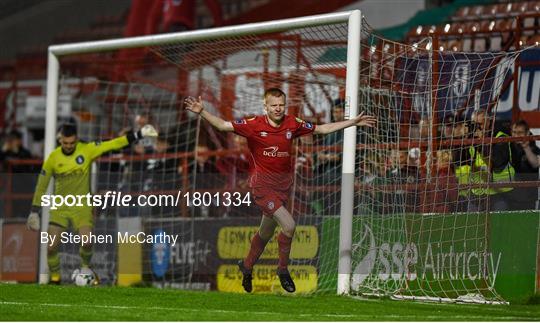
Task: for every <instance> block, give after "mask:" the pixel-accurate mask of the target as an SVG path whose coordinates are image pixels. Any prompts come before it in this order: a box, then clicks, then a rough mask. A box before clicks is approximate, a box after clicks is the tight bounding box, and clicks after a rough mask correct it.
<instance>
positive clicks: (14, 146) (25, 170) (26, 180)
mask: <svg viewBox="0 0 540 323" xmlns="http://www.w3.org/2000/svg"><path fill="white" fill-rule="evenodd" d="M31 158H32V154H31V153H30V151H29V150H28V149H26V148H25V147H24V146H23V143H22V134H21V132H19V131H18V130H12V131H11V132H9V133H8V134H7V135H6V137H5V141H4V144H3V145H2V151H1V152H0V162H1V163H2V169H3V170H4V171H6V172H10V173H11V174H10V175H9V176H11V181H10V182H9V183H10V184H11V185H10V186H8V187H6V188H5V189H6V190H7V191H6V193H7V192H10V193H14V194H25V193H27V194H31V193H33V188H34V186H35V184H36V176H35V172H36V169H37V168H36V167H34V166H33V165H28V164H21V163H18V162H17V160H21V159H31ZM7 203H11V204H7V205H9V206H10V207H11V209H10V213H11V214H13V215H19V214H28V213H29V212H30V205H29V203H28V202H27V201H24V200H19V199H16V200H12V201H7ZM7 216H9V215H7Z"/></svg>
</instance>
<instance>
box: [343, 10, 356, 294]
mask: <svg viewBox="0 0 540 323" xmlns="http://www.w3.org/2000/svg"><path fill="white" fill-rule="evenodd" d="M361 25H362V16H361V13H360V12H359V11H355V12H353V13H352V14H351V16H350V18H349V26H348V28H349V34H348V38H349V40H348V44H347V80H346V85H345V86H346V91H345V118H354V117H355V116H356V115H357V114H358V85H359V82H358V81H359V72H360V47H361V46H360V42H361V35H362V34H361ZM344 132H345V133H344V138H343V167H342V172H343V174H342V177H341V214H340V219H341V220H340V223H339V264H338V286H337V292H338V294H348V293H349V290H350V281H351V279H350V278H351V277H350V273H351V252H352V250H351V249H352V223H353V209H354V208H353V201H354V174H355V156H356V126H353V127H349V128H347V129H345V130H344Z"/></svg>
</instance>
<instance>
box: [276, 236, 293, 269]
mask: <svg viewBox="0 0 540 323" xmlns="http://www.w3.org/2000/svg"><path fill="white" fill-rule="evenodd" d="M277 241H278V248H279V262H278V269H287V265H288V264H289V254H290V253H291V244H292V238H289V237H287V236H286V235H285V234H283V232H280V233H279V235H278V237H277Z"/></svg>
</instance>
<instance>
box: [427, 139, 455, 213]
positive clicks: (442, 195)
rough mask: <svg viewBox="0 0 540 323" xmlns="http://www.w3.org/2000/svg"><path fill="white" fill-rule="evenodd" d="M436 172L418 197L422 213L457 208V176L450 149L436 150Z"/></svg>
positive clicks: (444, 211) (450, 210) (446, 211)
mask: <svg viewBox="0 0 540 323" xmlns="http://www.w3.org/2000/svg"><path fill="white" fill-rule="evenodd" d="M436 166H437V167H436V173H435V174H433V176H432V177H431V179H430V180H431V181H430V182H429V183H428V182H427V180H423V181H422V182H423V183H425V184H427V185H426V188H425V189H424V190H423V194H421V197H420V212H422V213H453V212H455V211H456V210H457V201H458V190H457V178H456V175H455V173H454V169H453V164H452V152H451V150H448V149H445V150H437V161H436Z"/></svg>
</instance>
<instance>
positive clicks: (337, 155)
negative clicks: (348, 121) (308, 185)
mask: <svg viewBox="0 0 540 323" xmlns="http://www.w3.org/2000/svg"><path fill="white" fill-rule="evenodd" d="M331 113H332V114H331V116H330V122H338V121H343V120H345V101H344V100H342V99H337V100H335V101H334V103H333V106H332V111H331ZM342 145H343V131H336V132H333V133H330V134H328V135H326V136H324V138H323V142H322V146H323V147H327V148H328V149H324V150H322V151H320V152H318V153H317V155H316V162H315V176H316V177H315V178H316V180H315V183H314V184H315V185H316V186H340V185H341V164H342V152H341V151H336V150H334V149H333V148H335V149H339V147H341V146H342ZM332 147H333V148H332ZM317 195H318V196H317V198H316V199H315V200H316V202H315V205H314V208H315V209H321V207H322V206H324V210H320V211H322V214H333V215H336V214H339V212H340V211H341V210H340V208H341V203H340V197H341V193H340V192H339V189H338V190H332V191H321V192H319V193H318V194H317Z"/></svg>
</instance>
